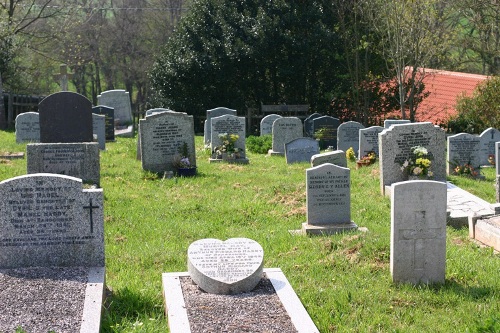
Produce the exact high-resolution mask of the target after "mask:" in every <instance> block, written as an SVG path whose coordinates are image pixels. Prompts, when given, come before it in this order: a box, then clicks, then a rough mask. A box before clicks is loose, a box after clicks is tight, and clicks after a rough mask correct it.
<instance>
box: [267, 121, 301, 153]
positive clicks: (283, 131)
mask: <svg viewBox="0 0 500 333" xmlns="http://www.w3.org/2000/svg"><path fill="white" fill-rule="evenodd" d="M302 135H303V129H302V121H301V120H300V119H299V118H297V117H283V118H279V119H276V120H275V121H274V123H273V145H272V150H271V151H270V154H271V155H284V154H285V144H286V143H288V142H290V141H293V140H295V139H298V138H301V137H302Z"/></svg>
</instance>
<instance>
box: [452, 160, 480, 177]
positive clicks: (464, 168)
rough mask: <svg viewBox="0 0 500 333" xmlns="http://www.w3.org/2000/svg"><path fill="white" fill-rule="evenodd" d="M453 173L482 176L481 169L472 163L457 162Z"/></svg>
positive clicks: (465, 175)
mask: <svg viewBox="0 0 500 333" xmlns="http://www.w3.org/2000/svg"><path fill="white" fill-rule="evenodd" d="M453 173H454V174H455V175H458V176H464V177H469V178H477V177H479V176H480V169H479V168H474V167H473V166H472V165H471V164H470V163H465V164H455V167H454V168H453Z"/></svg>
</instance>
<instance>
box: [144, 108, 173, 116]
mask: <svg viewBox="0 0 500 333" xmlns="http://www.w3.org/2000/svg"><path fill="white" fill-rule="evenodd" d="M167 111H172V110H170V109H165V108H156V109H149V110H147V111H146V114H145V117H148V116H151V115H153V114H157V113H162V112H167Z"/></svg>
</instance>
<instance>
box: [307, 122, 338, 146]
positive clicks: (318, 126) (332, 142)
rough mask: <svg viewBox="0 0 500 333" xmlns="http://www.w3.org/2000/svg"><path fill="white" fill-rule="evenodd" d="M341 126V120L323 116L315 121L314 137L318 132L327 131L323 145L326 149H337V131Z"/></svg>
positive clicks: (323, 138)
mask: <svg viewBox="0 0 500 333" xmlns="http://www.w3.org/2000/svg"><path fill="white" fill-rule="evenodd" d="M339 126H340V120H338V119H337V118H334V117H330V116H322V117H318V118H315V119H314V120H313V135H315V134H316V133H317V132H318V131H320V130H322V129H323V131H325V132H324V135H323V137H322V138H321V143H322V144H323V145H324V146H325V147H334V148H335V147H337V129H338V127H339Z"/></svg>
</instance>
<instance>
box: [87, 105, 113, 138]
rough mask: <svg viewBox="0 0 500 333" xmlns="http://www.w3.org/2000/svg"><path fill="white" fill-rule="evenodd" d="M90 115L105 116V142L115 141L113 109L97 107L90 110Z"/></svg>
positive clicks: (103, 106) (102, 106)
mask: <svg viewBox="0 0 500 333" xmlns="http://www.w3.org/2000/svg"><path fill="white" fill-rule="evenodd" d="M92 113H95V114H100V115H104V116H106V121H105V123H106V141H115V109H114V108H110V107H108V106H105V105H98V106H94V107H93V108H92Z"/></svg>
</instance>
